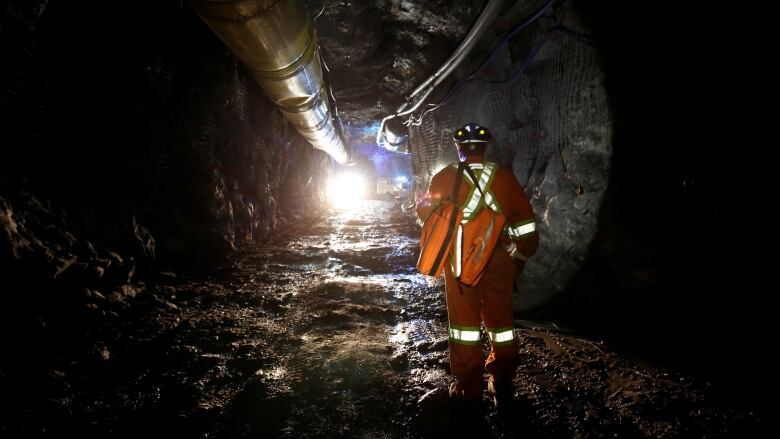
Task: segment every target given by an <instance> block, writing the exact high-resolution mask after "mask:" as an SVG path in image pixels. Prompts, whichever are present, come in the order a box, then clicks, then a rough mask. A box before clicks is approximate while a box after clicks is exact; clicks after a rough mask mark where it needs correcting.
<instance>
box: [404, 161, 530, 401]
mask: <svg viewBox="0 0 780 439" xmlns="http://www.w3.org/2000/svg"><path fill="white" fill-rule="evenodd" d="M466 162H467V163H468V164H475V163H486V162H485V161H484V156H483V155H469V156H468V157H467V160H466ZM476 167H479V165H476ZM472 169H473V168H472ZM473 171H474V173H475V174H476V175H475V176H476V178H477V179H479V178H480V170H479V169H473ZM464 174H465V172H464ZM493 174H495V175H494V176H493V178H492V181H490V182H489V185H488V187H487V190H486V191H485V193H486V194H488V193H492V197H493V200H494V204H493V205H494V207H497V208H498V210H500V211H501V212H502V213H503V214H504V216H505V217H506V227H505V229H504V234H503V235H502V238H501V240H499V243H498V244H497V245H496V249H495V251H494V253H493V256H492V258H491V260H490V262H489V263H488V265H487V267H486V269H485V274H484V275H483V277H482V279H481V280H480V282H479V283H478V284H477V285H476V286H474V287H467V286H465V285H463V284H460V283H459V282H458V281H457V280H456V278H455V276H454V275H453V273H452V268H451V266H450V264H446V265H445V271H444V278H445V289H446V295H447V314H448V315H449V332H450V338H449V355H450V369H451V371H452V375H454V376H455V378H456V386H455V391H456V393H457V394H458V395H459V396H460V397H462V398H464V399H469V398H476V397H479V396H481V395H482V387H483V380H482V371H483V363H482V361H483V357H482V346H481V342H480V335H479V330H480V325H481V323H482V322H484V323H485V329H486V331H487V333H488V338H489V340H490V346H491V350H490V354H489V355H488V358H487V360H486V361H485V363H484V370H485V371H487V372H488V373H489V374H491V375H492V376H493V379H494V380H495V382H497V383H498V382H501V381H502V380H504V379H512V377H513V376H514V371H515V368H516V367H517V346H516V340H515V337H514V330H513V326H514V319H513V312H512V284H513V283H514V279H515V276H516V275H517V274H518V268H517V266H519V267H522V264H523V262H521V263H518V264H517V266H516V265H515V264H514V263H513V262H512V257H511V256H510V254H509V252H508V251H507V247H510V248H511V246H512V243H514V245H515V246H516V247H515V249H516V251H515V252H513V255H514V257H516V258H518V259H520V260H522V261H525V260H527V259H528V258H529V257H530V256H533V255H534V253H536V249H537V247H538V246H539V235H538V233H537V232H536V230H535V223H534V214H533V210H532V209H531V204H530V203H529V202H528V198H527V197H526V196H525V192H524V191H523V187H522V186H521V185H520V183H518V181H517V179H516V178H515V176H514V174H513V173H512V171H511V170H510V169H509V168H506V167H499V166H496V169H495V171H494V172H493ZM456 175H457V167H456V166H448V167H446V168H444V169H443V170H441V171H440V172H439V173H438V174H436V175H435V176H434V177H433V179H432V180H431V184H430V186H429V187H428V192H427V194H426V195H425V197H424V198H423V199H422V200H421V201H420V202H419V203H418V204H417V215H418V217H419V218H420V219H422V220H425V219H426V218H427V217H428V215H429V214H430V213H431V211H433V209H434V208H436V206H438V205H439V204H440V203H441V202H442V201H443V200H445V199H447V198H449V197H450V196H451V195H452V191H453V189H454V186H455V176H456ZM461 178H463V179H464V180H463V181H462V182H461V185H460V189H459V193H458V204H459V206H461V209H464V208H465V204H466V203H468V202H469V200H468V199H467V198H468V197H469V195H470V194H471V193H472V189H473V188H474V186H473V184H471V183H470V181H471V180H470V179H467V178H465V177H461ZM483 189H485V188H483ZM477 193H478V191H477ZM481 206H482V207H481V208H485V207H484V205H481Z"/></svg>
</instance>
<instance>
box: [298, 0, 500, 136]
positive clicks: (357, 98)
mask: <svg viewBox="0 0 780 439" xmlns="http://www.w3.org/2000/svg"><path fill="white" fill-rule="evenodd" d="M486 3H487V2H486V1H484V0H480V1H464V0H457V1H442V0H437V1H422V0H414V1H408V0H389V1H388V0H384V1H383V0H373V1H338V0H325V1H324V2H321V1H317V0H309V1H307V5H308V6H309V11H310V13H311V15H312V16H313V17H317V18H316V21H315V28H316V30H317V36H318V38H319V45H320V48H321V50H322V56H323V58H324V62H325V64H326V65H327V67H328V68H329V70H330V73H329V74H328V79H329V81H330V85H331V87H332V93H333V95H332V96H333V97H335V103H336V107H337V110H338V112H339V114H340V116H341V118H342V120H343V121H344V123H345V124H346V123H348V124H349V125H350V126H352V127H356V128H359V127H365V126H366V125H370V123H371V122H372V121H378V120H379V119H381V118H382V117H384V116H386V115H387V114H388V113H390V112H392V111H393V110H395V108H397V107H398V106H399V105H400V104H401V103H402V102H403V99H404V96H406V95H407V94H408V93H409V92H411V90H413V89H414V88H415V87H416V86H417V85H419V83H420V82H422V81H423V80H425V79H426V78H427V77H428V76H430V75H431V74H432V73H433V72H434V71H435V70H436V69H437V68H438V67H439V65H440V64H441V63H442V62H443V61H444V60H445V59H446V58H447V57H449V56H450V54H451V52H452V51H453V50H454V49H455V48H456V47H457V45H458V43H459V42H460V40H461V39H462V38H463V37H464V36H465V35H466V33H467V32H468V31H469V29H470V27H471V25H472V23H473V22H474V21H475V20H476V18H477V17H478V16H479V14H480V12H481V11H482V8H483V7H484V5H485V4H486ZM320 12H321V14H320ZM318 14H319V15H318Z"/></svg>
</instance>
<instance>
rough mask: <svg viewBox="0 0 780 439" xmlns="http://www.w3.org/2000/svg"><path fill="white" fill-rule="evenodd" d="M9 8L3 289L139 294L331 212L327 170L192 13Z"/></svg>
mask: <svg viewBox="0 0 780 439" xmlns="http://www.w3.org/2000/svg"><path fill="white" fill-rule="evenodd" d="M4 8H5V9H4V10H3V11H2V16H0V20H2V21H0V34H2V37H3V38H2V46H0V50H2V52H0V53H2V59H3V63H2V67H0V74H1V76H2V78H3V82H2V84H1V85H0V98H1V99H0V105H2V111H0V135H1V136H2V139H3V152H2V154H3V156H4V157H3V158H2V160H0V275H2V277H3V279H10V278H13V279H14V280H15V281H14V282H13V283H15V284H23V283H24V282H25V281H26V280H27V279H31V278H32V279H36V280H40V281H41V283H40V286H42V287H44V288H48V287H46V285H50V284H49V282H55V283H56V282H65V281H68V282H70V281H72V282H71V283H72V285H73V286H74V287H75V286H80V287H84V288H89V289H93V290H94V291H95V292H97V294H100V295H101V296H105V297H110V296H111V295H112V294H113V293H118V294H122V295H127V294H131V293H132V291H133V289H137V288H139V285H138V280H139V276H140V277H141V278H143V279H146V280H149V279H154V278H155V276H153V273H160V272H169V271H176V272H179V271H187V272H190V273H208V272H209V271H210V270H211V269H213V267H214V265H215V264H217V263H218V262H219V261H220V260H221V258H223V257H224V256H225V255H226V254H227V253H228V252H229V251H231V250H234V249H236V248H238V247H240V246H241V245H244V244H251V243H259V242H262V241H263V240H265V239H266V238H268V236H269V235H271V234H272V233H273V232H274V231H275V230H277V229H279V228H280V227H283V226H284V224H285V223H286V222H289V221H296V220H300V219H301V218H303V217H305V216H310V215H316V214H317V211H318V209H319V207H320V205H321V201H322V199H323V192H322V190H321V188H322V187H323V184H322V183H323V178H324V177H325V175H326V174H327V173H328V172H329V169H330V168H331V163H330V161H329V159H328V158H327V156H326V155H325V154H324V153H321V152H320V151H317V150H314V149H313V148H311V146H310V145H308V144H307V143H306V142H305V141H304V140H303V139H302V138H301V137H300V136H299V135H298V134H297V132H296V131H295V130H294V129H291V127H289V126H288V125H287V123H286V121H285V120H284V118H283V117H281V115H280V113H279V112H278V110H276V109H275V107H274V106H273V105H272V103H271V102H270V101H269V100H268V99H267V98H266V97H265V96H264V94H263V93H262V91H261V90H260V89H259V87H258V86H257V85H256V84H255V83H254V82H253V81H252V80H251V79H250V77H249V75H248V74H247V73H246V72H245V70H244V68H243V67H242V66H241V65H240V64H239V63H238V62H237V61H236V59H235V58H234V57H233V56H232V54H231V53H230V52H229V51H228V49H227V48H226V47H225V46H224V45H223V44H222V43H221V41H219V40H218V39H217V37H216V36H215V35H214V34H213V33H212V32H211V31H210V30H209V29H208V28H207V26H206V25H205V24H204V23H202V22H201V21H200V20H199V19H198V17H197V16H196V15H195V14H194V12H193V11H192V10H191V9H190V8H189V7H187V6H186V4H185V5H182V4H181V3H180V2H172V1H171V2H152V1H141V2H134V3H133V4H128V5H122V6H121V7H120V6H119V5H118V4H117V5H112V4H109V5H107V4H105V3H102V2H97V1H80V2H64V1H47V2H24V1H11V2H9V3H8V4H7V6H5V7H4ZM157 277H159V276H157ZM127 285H132V287H129V286H127ZM141 286H142V285H141ZM123 288H124V289H123ZM25 290H26V289H25ZM17 291H18V292H20V293H23V294H28V291H24V292H23V291H22V290H17ZM6 293H13V291H11V290H9V289H6V288H4V295H5V294H6Z"/></svg>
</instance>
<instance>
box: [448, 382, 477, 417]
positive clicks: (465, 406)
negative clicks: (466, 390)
mask: <svg viewBox="0 0 780 439" xmlns="http://www.w3.org/2000/svg"><path fill="white" fill-rule="evenodd" d="M449 393H450V402H451V403H452V407H453V408H454V409H455V410H456V412H458V413H459V414H460V415H464V416H465V417H467V418H470V417H471V418H473V417H477V418H479V417H480V416H481V415H482V410H481V407H480V405H481V400H480V398H464V397H463V391H462V390H460V389H459V388H458V383H457V381H456V382H454V383H452V384H450V390H449Z"/></svg>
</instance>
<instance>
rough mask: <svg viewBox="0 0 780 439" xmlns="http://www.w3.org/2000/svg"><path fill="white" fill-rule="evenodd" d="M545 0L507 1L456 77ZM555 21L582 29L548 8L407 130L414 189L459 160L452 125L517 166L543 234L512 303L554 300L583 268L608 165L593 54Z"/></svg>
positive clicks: (525, 305) (570, 16) (564, 11)
mask: <svg viewBox="0 0 780 439" xmlns="http://www.w3.org/2000/svg"><path fill="white" fill-rule="evenodd" d="M544 3H546V2H544V1H535V2H517V3H511V4H510V5H508V6H507V10H506V11H505V12H504V13H503V14H501V18H499V20H498V22H497V23H496V24H495V26H493V27H492V30H493V33H492V34H489V35H486V36H485V37H483V41H482V42H481V48H480V49H478V50H475V52H477V53H475V54H474V56H473V57H472V58H473V59H474V61H473V62H471V63H469V64H467V65H465V66H462V67H461V68H460V71H459V72H458V74H457V75H455V76H457V77H459V78H462V77H465V76H466V75H468V74H469V73H470V72H471V71H472V70H474V69H475V68H476V67H477V66H478V65H479V64H480V63H481V62H482V61H483V60H484V59H485V58H487V56H488V55H489V53H490V52H491V51H492V50H493V48H494V47H497V46H498V43H499V42H500V41H501V39H502V38H503V37H504V36H505V35H506V34H508V33H509V32H510V31H511V30H512V28H514V27H515V26H516V25H518V24H519V23H521V22H522V21H523V20H525V19H526V18H527V17H530V16H531V15H532V14H533V12H534V11H536V10H538V9H539V8H540V7H541V6H542V5H543V4H544ZM556 25H564V26H566V28H567V29H575V30H577V31H580V32H582V31H583V29H582V25H581V24H580V23H579V22H578V20H577V19H576V16H575V14H574V13H573V11H572V10H571V9H570V8H568V7H566V6H565V5H564V6H560V7H554V8H553V9H552V10H551V12H548V13H547V14H546V15H544V16H542V18H540V19H539V20H537V21H536V22H534V23H533V24H531V25H530V26H529V27H527V28H526V29H525V30H523V31H521V32H520V33H518V34H517V35H516V36H515V37H513V38H512V39H510V40H509V42H508V44H505V45H504V46H502V47H500V48H499V49H498V53H497V56H496V58H495V59H494V60H493V61H492V62H491V63H490V64H489V65H488V66H487V68H485V69H484V70H483V71H482V73H481V74H479V75H477V76H476V78H477V79H478V80H474V81H469V82H465V83H464V85H462V86H461V88H460V89H459V90H458V91H457V92H456V94H454V95H453V98H452V99H451V100H450V101H449V102H448V103H447V104H445V105H443V106H442V107H440V108H439V109H437V110H436V111H433V112H431V113H429V114H428V115H427V116H425V117H424V118H423V120H422V122H421V124H420V125H418V126H413V127H412V129H411V133H410V140H411V149H412V154H413V155H414V165H415V174H416V182H417V188H418V194H419V191H422V190H424V188H425V187H426V186H427V183H428V181H429V180H430V178H431V176H432V175H433V174H435V173H436V172H437V171H438V170H439V169H441V167H443V166H445V165H446V164H448V163H452V162H454V161H455V160H456V156H455V149H454V145H453V144H452V141H451V139H452V133H453V130H454V129H457V128H458V127H460V126H462V125H464V124H465V123H467V122H470V121H474V122H477V123H479V124H481V125H483V126H486V127H488V128H489V129H490V130H491V131H492V133H493V140H492V141H491V143H490V144H489V147H488V157H489V158H490V159H492V160H494V161H496V162H498V163H501V164H503V165H505V166H509V167H511V168H512V169H513V171H514V173H515V176H516V177H517V178H518V180H519V181H520V183H521V184H522V185H523V186H524V187H525V189H526V194H527V195H528V197H529V199H530V200H531V203H532V205H533V208H534V211H535V213H536V216H537V227H538V230H539V233H540V234H541V245H540V249H539V252H538V253H537V255H536V256H535V257H534V258H532V259H531V261H530V262H529V263H528V265H527V267H526V269H525V271H524V274H523V276H521V277H520V278H519V281H518V285H517V288H516V289H515V291H516V297H515V301H514V303H515V307H516V309H518V310H528V309H531V308H534V307H536V306H538V305H541V304H543V303H545V302H546V301H548V300H549V299H551V298H553V297H555V296H556V295H557V294H558V293H560V292H561V291H563V290H564V289H565V288H566V287H567V285H568V283H569V282H570V280H571V279H572V277H573V276H574V275H575V273H577V272H578V270H579V269H580V268H581V266H582V264H583V262H584V260H585V258H586V254H587V252H588V249H589V245H590V243H591V241H592V240H593V238H594V236H595V234H596V230H597V219H598V215H599V210H600V207H601V202H602V198H603V196H604V192H605V190H606V188H607V180H608V176H609V170H610V158H611V155H612V147H611V146H612V145H611V140H612V139H611V125H610V120H609V111H608V106H607V94H606V91H605V87H604V75H603V71H602V68H601V66H600V63H599V55H598V51H597V49H596V48H595V47H593V46H591V45H589V44H587V43H585V42H584V41H583V40H581V39H578V38H574V37H572V36H571V35H570V34H568V33H565V32H563V31H560V32H559V31H550V29H551V28H554V27H555V26H556ZM532 54H534V55H535V56H533V58H532V59H531V56H532ZM526 63H527V67H526V68H525V69H524V70H523V69H522V67H521V66H523V65H524V64H526ZM432 101H433V102H434V103H435V102H437V100H436V99H433V100H432Z"/></svg>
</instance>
